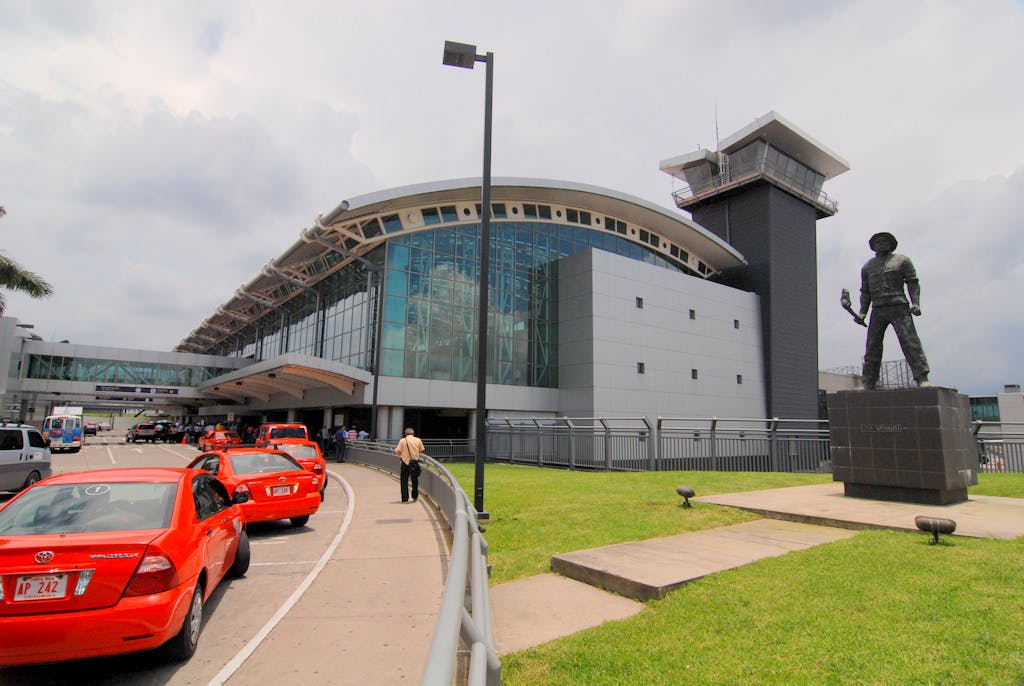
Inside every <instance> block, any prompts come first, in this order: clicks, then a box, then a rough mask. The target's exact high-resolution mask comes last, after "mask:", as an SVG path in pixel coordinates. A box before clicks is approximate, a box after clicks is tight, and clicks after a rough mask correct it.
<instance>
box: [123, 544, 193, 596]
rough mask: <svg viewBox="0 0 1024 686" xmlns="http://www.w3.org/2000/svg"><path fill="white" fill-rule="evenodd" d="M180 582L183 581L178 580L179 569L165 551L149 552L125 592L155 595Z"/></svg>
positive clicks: (127, 593)
mask: <svg viewBox="0 0 1024 686" xmlns="http://www.w3.org/2000/svg"><path fill="white" fill-rule="evenodd" d="M179 583H181V582H180V581H179V580H178V570H177V569H175V567H174V563H173V562H171V558H169V557H167V556H166V555H164V554H163V553H148V554H147V555H146V556H145V557H143V558H142V561H141V562H139V566H138V567H137V568H136V569H135V574H134V575H132V578H131V581H129V582H128V588H127V589H125V592H124V594H125V596H138V595H153V594H154V593H162V592H164V591H169V590H170V589H172V588H174V587H175V586H177V585H178V584H179Z"/></svg>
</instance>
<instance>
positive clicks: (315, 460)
mask: <svg viewBox="0 0 1024 686" xmlns="http://www.w3.org/2000/svg"><path fill="white" fill-rule="evenodd" d="M268 447H270V448H273V449H274V450H281V451H284V452H286V453H288V454H289V455H291V456H292V457H294V458H295V460H296V462H298V463H299V464H301V465H302V466H303V468H305V469H308V470H309V471H311V472H313V473H314V474H317V475H319V476H320V477H322V481H321V482H320V500H321V501H323V500H324V492H325V491H326V489H327V461H326V460H325V459H324V456H323V454H322V453H321V452H320V446H318V445H317V444H316V443H315V442H314V441H303V440H301V439H298V438H277V439H274V441H273V442H272V443H271V444H270V445H269V446H268Z"/></svg>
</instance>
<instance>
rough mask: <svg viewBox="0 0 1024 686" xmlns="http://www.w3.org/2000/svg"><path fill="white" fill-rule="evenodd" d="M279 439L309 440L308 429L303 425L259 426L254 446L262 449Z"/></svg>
mask: <svg viewBox="0 0 1024 686" xmlns="http://www.w3.org/2000/svg"><path fill="white" fill-rule="evenodd" d="M279 438H297V439H299V440H302V441H308V440H309V429H307V428H306V425H305V424H260V428H259V430H258V431H257V432H256V445H258V446H259V447H261V448H264V447H266V446H268V445H270V444H271V443H272V442H273V441H275V440H277V439H279Z"/></svg>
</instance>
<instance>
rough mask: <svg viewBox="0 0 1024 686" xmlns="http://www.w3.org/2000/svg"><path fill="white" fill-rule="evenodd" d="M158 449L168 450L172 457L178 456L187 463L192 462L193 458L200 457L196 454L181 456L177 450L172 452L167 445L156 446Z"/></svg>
mask: <svg viewBox="0 0 1024 686" xmlns="http://www.w3.org/2000/svg"><path fill="white" fill-rule="evenodd" d="M156 447H157V448H160V450H166V451H167V452H169V453H170V454H171V455H177V456H178V457H180V458H181V459H183V460H185V462H191V461H192V458H193V457H198V456H199V453H196V454H195V455H182V454H181V453H179V452H178V451H177V450H171V449H170V448H168V447H167V446H166V445H158V446H156Z"/></svg>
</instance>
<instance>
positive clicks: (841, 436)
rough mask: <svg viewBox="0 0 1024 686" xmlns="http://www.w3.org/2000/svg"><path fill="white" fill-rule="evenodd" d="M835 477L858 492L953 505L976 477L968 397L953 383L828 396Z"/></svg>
mask: <svg viewBox="0 0 1024 686" xmlns="http://www.w3.org/2000/svg"><path fill="white" fill-rule="evenodd" d="M828 418H829V436H830V440H831V448H830V450H831V453H832V480H833V481H842V482H843V487H844V492H845V493H846V495H848V496H853V497H857V498H872V499H875V500H893V501H899V502H909V503H922V504H927V505H948V504H950V503H958V502H961V501H964V500H967V487H968V486H973V485H975V484H976V483H978V474H977V467H978V451H977V448H976V446H975V441H974V436H973V434H972V433H971V410H970V404H969V402H968V399H967V396H965V395H961V394H960V393H957V392H956V390H954V389H950V388H939V387H934V388H901V389H896V390H883V391H840V392H838V393H830V394H829V396H828Z"/></svg>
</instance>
